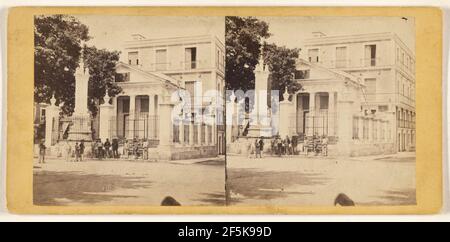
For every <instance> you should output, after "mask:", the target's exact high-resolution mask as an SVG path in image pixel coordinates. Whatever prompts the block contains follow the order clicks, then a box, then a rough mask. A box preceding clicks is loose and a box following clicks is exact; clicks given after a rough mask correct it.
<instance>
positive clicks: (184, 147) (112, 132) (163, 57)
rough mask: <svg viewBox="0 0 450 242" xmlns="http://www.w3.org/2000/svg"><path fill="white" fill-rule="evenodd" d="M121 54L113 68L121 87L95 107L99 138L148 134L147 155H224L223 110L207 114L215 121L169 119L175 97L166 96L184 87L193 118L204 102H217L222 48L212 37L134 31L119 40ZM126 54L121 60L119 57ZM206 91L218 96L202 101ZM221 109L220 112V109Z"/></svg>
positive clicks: (221, 78)
mask: <svg viewBox="0 0 450 242" xmlns="http://www.w3.org/2000/svg"><path fill="white" fill-rule="evenodd" d="M122 53H123V55H125V57H122V60H123V62H121V63H119V64H118V65H117V68H116V72H117V73H118V75H117V76H116V79H115V82H116V83H117V84H118V85H119V86H120V87H121V88H122V92H121V93H120V94H118V95H117V96H116V97H114V98H111V100H110V103H111V104H109V103H108V102H105V104H103V105H101V106H100V115H99V119H100V120H99V128H98V129H99V137H100V138H101V139H102V140H105V139H106V138H110V139H111V138H115V137H117V138H119V139H133V138H138V139H147V140H149V143H150V146H151V147H152V148H154V149H152V151H150V154H155V155H158V156H159V157H163V158H165V159H188V158H196V157H204V156H214V155H217V154H223V153H224V150H225V144H224V142H225V135H224V132H225V130H224V128H223V125H220V123H219V122H217V120H218V119H219V118H221V117H222V116H223V109H220V108H217V109H215V110H216V111H215V113H212V114H210V115H211V116H213V118H214V119H215V120H216V122H215V124H213V125H211V124H209V125H208V124H205V123H204V122H193V121H192V122H190V123H183V124H173V123H172V113H173V109H174V107H175V106H176V105H177V102H176V101H174V100H172V99H171V95H172V93H174V92H177V91H178V90H185V91H186V92H188V93H189V94H190V96H191V99H192V100H194V99H195V98H197V99H196V100H197V101H198V100H200V101H199V102H196V103H194V101H192V105H191V109H192V110H191V111H188V110H184V113H188V114H189V115H192V120H195V119H197V118H198V117H200V116H201V113H200V112H202V111H204V110H205V109H206V108H207V106H209V105H211V104H214V105H215V104H216V103H221V102H218V100H220V99H222V98H223V95H222V94H223V93H224V86H225V85H224V72H225V70H224V68H225V67H224V64H225V63H224V57H225V56H224V55H225V47H224V45H223V43H222V42H221V41H220V40H218V39H217V38H216V37H211V36H191V37H177V38H164V39H147V38H145V37H144V36H141V35H133V40H131V41H127V42H126V43H125V44H124V51H123V52H122ZM124 58H125V59H124ZM207 90H215V91H216V92H217V95H216V96H215V97H213V98H212V100H207V99H206V98H205V97H204V94H205V92H206V91H207ZM219 112H220V113H219Z"/></svg>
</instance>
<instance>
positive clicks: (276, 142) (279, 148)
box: [271, 135, 298, 156]
mask: <svg viewBox="0 0 450 242" xmlns="http://www.w3.org/2000/svg"><path fill="white" fill-rule="evenodd" d="M297 143H298V141H297V138H296V137H289V136H288V135H286V138H284V139H282V138H281V137H280V136H279V135H278V136H277V137H276V138H275V139H273V140H272V145H271V146H272V154H276V155H278V156H282V155H294V154H296V153H297Z"/></svg>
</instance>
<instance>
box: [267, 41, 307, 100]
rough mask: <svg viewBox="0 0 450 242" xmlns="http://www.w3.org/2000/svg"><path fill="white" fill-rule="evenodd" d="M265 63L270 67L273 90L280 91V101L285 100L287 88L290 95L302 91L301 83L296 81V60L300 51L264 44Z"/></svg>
mask: <svg viewBox="0 0 450 242" xmlns="http://www.w3.org/2000/svg"><path fill="white" fill-rule="evenodd" d="M263 49H264V62H265V63H266V64H267V66H268V67H269V71H270V77H269V79H270V83H271V85H270V86H271V89H272V90H279V91H280V93H279V94H280V95H279V96H280V101H282V100H283V93H284V90H285V88H286V87H287V90H288V92H289V93H295V92H296V91H298V90H300V89H301V85H300V83H298V82H296V81H295V79H294V74H295V69H296V64H295V63H296V60H297V58H298V55H299V52H300V49H298V48H294V49H289V48H287V47H285V46H281V47H280V46H276V45H275V44H267V43H266V44H264V48H263Z"/></svg>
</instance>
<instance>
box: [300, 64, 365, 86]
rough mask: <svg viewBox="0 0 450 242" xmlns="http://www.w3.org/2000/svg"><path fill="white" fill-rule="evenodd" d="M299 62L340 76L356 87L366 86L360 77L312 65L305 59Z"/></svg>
mask: <svg viewBox="0 0 450 242" xmlns="http://www.w3.org/2000/svg"><path fill="white" fill-rule="evenodd" d="M298 60H299V61H300V63H303V64H306V65H309V66H311V67H316V68H319V69H322V70H325V71H328V72H331V73H333V74H335V75H338V76H342V77H343V78H344V79H346V80H350V81H351V82H353V83H355V84H356V85H358V86H360V87H362V86H365V85H364V84H362V83H361V82H360V79H359V78H358V77H356V76H353V75H352V74H349V73H347V72H343V71H342V73H341V71H337V70H332V69H329V68H326V67H323V66H321V65H319V64H316V63H311V62H309V61H307V60H305V59H302V58H298Z"/></svg>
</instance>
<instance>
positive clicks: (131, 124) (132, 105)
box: [128, 95, 136, 139]
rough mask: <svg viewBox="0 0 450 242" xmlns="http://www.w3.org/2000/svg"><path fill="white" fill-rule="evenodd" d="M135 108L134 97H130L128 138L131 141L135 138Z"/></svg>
mask: <svg viewBox="0 0 450 242" xmlns="http://www.w3.org/2000/svg"><path fill="white" fill-rule="evenodd" d="M135 108H136V95H130V108H129V116H128V120H129V122H128V138H129V139H133V138H134V137H135V134H134V123H135V118H136V115H135V114H136V113H135Z"/></svg>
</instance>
